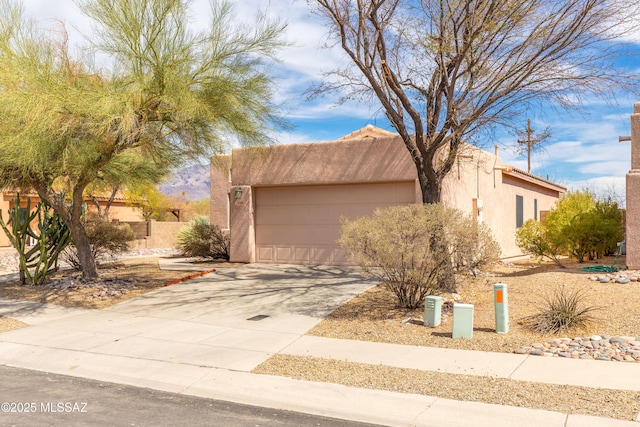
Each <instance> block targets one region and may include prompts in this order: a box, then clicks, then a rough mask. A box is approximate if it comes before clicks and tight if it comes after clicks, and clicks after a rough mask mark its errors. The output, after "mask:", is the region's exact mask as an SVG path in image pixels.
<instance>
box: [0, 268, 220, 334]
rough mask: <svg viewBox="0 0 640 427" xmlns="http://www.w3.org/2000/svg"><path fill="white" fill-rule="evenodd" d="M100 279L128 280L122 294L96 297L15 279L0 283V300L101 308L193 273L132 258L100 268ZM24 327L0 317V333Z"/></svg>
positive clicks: (68, 274)
mask: <svg viewBox="0 0 640 427" xmlns="http://www.w3.org/2000/svg"><path fill="white" fill-rule="evenodd" d="M200 264H201V265H202V266H203V268H215V264H214V263H200ZM99 273H100V277H101V278H103V279H119V280H123V279H125V280H132V281H133V283H131V285H129V286H127V287H126V290H125V292H123V293H119V294H118V295H100V292H99V291H98V290H97V289H96V288H90V287H89V288H77V289H71V288H70V289H55V288H54V289H50V288H48V287H47V286H46V284H45V285H43V286H33V285H21V284H20V282H19V281H18V280H10V281H0V298H6V299H18V300H24V301H34V302H42V303H49V304H57V305H61V306H65V307H80V308H92V309H101V308H105V307H109V306H111V305H113V304H117V303H119V302H122V301H125V300H127V299H130V298H135V297H137V296H140V295H143V294H145V293H147V292H149V291H152V290H154V289H157V288H160V287H163V286H166V285H167V284H168V283H171V282H174V281H176V280H180V279H183V278H185V277H188V276H190V275H192V274H193V272H189V271H170V270H161V269H160V268H159V267H158V257H148V258H132V259H127V260H122V261H118V262H113V263H108V264H105V265H102V266H100V268H99ZM79 277H81V273H79V272H77V271H73V270H63V271H60V272H57V273H55V274H54V275H52V276H51V281H55V280H61V279H70V278H79ZM24 326H27V325H25V324H24V323H22V322H19V321H17V320H15V319H10V318H7V317H2V316H0V332H6V331H9V330H12V329H17V328H21V327H24Z"/></svg>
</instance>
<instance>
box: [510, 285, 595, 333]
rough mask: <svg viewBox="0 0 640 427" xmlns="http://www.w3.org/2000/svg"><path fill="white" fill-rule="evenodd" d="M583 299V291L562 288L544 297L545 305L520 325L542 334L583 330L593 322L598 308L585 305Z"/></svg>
mask: <svg viewBox="0 0 640 427" xmlns="http://www.w3.org/2000/svg"><path fill="white" fill-rule="evenodd" d="M584 299H585V293H584V291H582V290H580V289H577V290H575V291H573V292H571V291H567V289H566V288H565V287H564V286H562V287H561V288H559V289H557V290H556V291H555V292H554V294H553V295H552V296H549V295H546V296H545V304H544V306H543V307H542V309H541V311H540V312H539V313H536V314H534V315H532V316H528V317H525V318H524V319H522V321H521V323H522V324H524V325H526V326H528V327H529V328H531V329H532V330H533V331H535V332H540V333H543V334H547V333H559V332H563V333H564V332H567V331H569V330H571V329H579V328H585V327H586V326H588V325H589V324H590V323H591V322H593V321H594V320H595V318H594V316H593V312H594V311H596V310H598V307H593V306H587V305H585V304H584Z"/></svg>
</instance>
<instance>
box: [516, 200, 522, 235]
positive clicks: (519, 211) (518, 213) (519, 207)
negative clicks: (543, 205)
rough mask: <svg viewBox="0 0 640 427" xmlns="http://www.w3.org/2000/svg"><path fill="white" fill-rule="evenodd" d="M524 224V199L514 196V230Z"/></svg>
mask: <svg viewBox="0 0 640 427" xmlns="http://www.w3.org/2000/svg"><path fill="white" fill-rule="evenodd" d="M523 223H524V197H522V196H516V228H520V227H522V224H523Z"/></svg>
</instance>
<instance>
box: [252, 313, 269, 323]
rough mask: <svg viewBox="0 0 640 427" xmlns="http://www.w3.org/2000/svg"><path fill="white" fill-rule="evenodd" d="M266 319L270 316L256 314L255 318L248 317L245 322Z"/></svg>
mask: <svg viewBox="0 0 640 427" xmlns="http://www.w3.org/2000/svg"><path fill="white" fill-rule="evenodd" d="M267 317H270V316H269V315H268V314H258V315H257V316H253V317H250V318H248V319H247V320H253V321H256V322H257V321H258V320H262V319H266V318H267Z"/></svg>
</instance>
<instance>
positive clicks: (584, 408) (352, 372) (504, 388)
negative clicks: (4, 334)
mask: <svg viewBox="0 0 640 427" xmlns="http://www.w3.org/2000/svg"><path fill="white" fill-rule="evenodd" d="M612 263H613V259H612V258H610V259H604V260H600V264H601V265H605V266H608V265H611V264H612ZM564 264H565V265H566V267H567V268H565V269H561V268H558V267H556V266H555V265H552V264H542V265H538V264H536V263H520V264H517V265H501V266H497V267H495V268H493V269H492V270H490V271H488V272H485V273H484V274H483V275H481V276H479V277H471V276H465V277H461V280H460V284H459V289H458V291H459V295H460V298H461V300H462V301H463V302H465V303H470V304H474V330H473V338H472V339H470V340H469V339H453V338H452V337H451V332H452V316H451V313H450V312H447V313H444V316H443V317H444V318H443V322H442V324H441V325H440V326H438V327H436V328H430V327H427V326H424V324H423V320H424V311H423V309H418V310H404V309H400V308H398V307H397V303H396V301H397V299H396V297H395V295H393V294H392V293H391V292H390V291H389V290H387V289H386V288H385V287H383V286H377V287H374V288H372V289H370V290H369V291H367V292H365V293H363V294H361V295H359V296H357V297H355V298H353V299H352V300H351V301H349V302H347V303H346V304H344V305H343V306H342V307H340V308H339V309H337V310H336V311H335V312H334V313H333V314H331V315H330V316H329V317H328V318H326V319H325V320H323V321H322V322H320V323H319V324H318V325H317V326H316V327H315V328H313V329H312V330H311V331H310V332H309V334H311V335H318V336H324V337H330V338H342V339H355V340H365V341H377V342H386V343H396V344H408V345H421V346H431V347H443V348H457V349H470V350H483V351H497V352H508V353H510V352H513V351H514V350H515V349H516V348H518V347H520V346H522V345H529V344H533V343H539V342H542V341H546V340H548V339H551V338H557V337H556V336H554V335H542V334H538V333H534V332H531V331H530V330H528V329H527V328H526V327H525V326H524V325H521V324H519V319H522V318H524V317H526V316H529V315H531V314H534V313H536V312H537V311H538V310H539V307H540V305H541V304H543V302H544V295H545V293H552V292H553V291H554V290H555V289H557V288H558V287H560V286H566V288H567V290H575V289H581V290H583V291H584V293H585V300H584V304H586V305H592V306H597V307H599V310H598V311H597V312H595V313H594V314H596V315H597V319H596V321H595V322H594V323H593V324H592V325H591V326H590V327H589V328H588V329H586V330H574V331H570V332H568V333H567V334H566V335H569V336H570V337H573V336H589V335H591V334H598V335H611V336H618V335H630V336H635V337H638V336H640V283H639V282H630V283H628V284H619V283H606V284H604V283H600V282H594V281H591V280H589V278H588V277H589V276H591V275H594V274H593V273H583V272H581V271H579V270H578V267H583V266H585V265H593V264H586V263H585V264H577V263H576V262H572V261H569V260H566V261H564ZM618 265H624V259H619V260H618ZM496 283H506V284H507V291H508V300H509V317H510V330H509V333H508V334H497V333H496V332H495V313H494V310H495V309H494V304H493V300H494V284H496ZM445 297H448V298H451V297H452V295H445ZM561 336H563V335H561ZM567 363H571V361H567ZM598 363H619V362H598ZM625 363H626V362H625ZM254 372H255V373H261V374H270V375H281V376H286V377H291V378H296V379H301V380H306V381H320V382H332V383H337V384H344V385H347V386H350V387H361V388H371V389H377V390H389V391H395V392H401V393H417V394H425V395H429V396H437V397H441V398H445V399H455V400H465V401H472V402H485V403H494V404H501V405H511V406H520V407H526V408H535V409H544V410H548V411H560V412H563V413H569V414H587V415H595V416H599V417H606V418H614V419H623V420H635V419H636V417H637V416H638V413H639V412H640V393H639V392H632V391H623V390H608V389H599V388H588V387H574V386H562V385H554V384H540V383H533V382H525V381H514V380H510V379H503V378H491V377H479V376H471V375H455V374H446V373H442V372H425V371H418V370H414V369H400V368H394V367H388V366H380V365H368V364H360V363H349V362H345V361H341V360H327V359H320V358H313V357H298V356H287V355H279V354H278V355H275V356H274V357H272V358H270V359H269V360H267V361H266V362H264V363H263V364H262V365H260V366H258V367H257V368H256V369H255V370H254ZM585 375H588V373H587V372H585Z"/></svg>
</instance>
